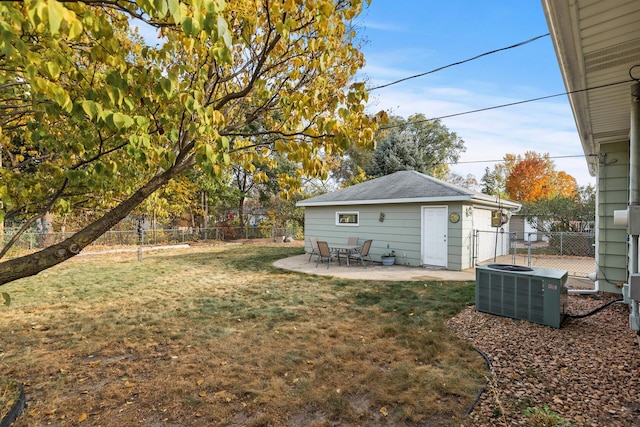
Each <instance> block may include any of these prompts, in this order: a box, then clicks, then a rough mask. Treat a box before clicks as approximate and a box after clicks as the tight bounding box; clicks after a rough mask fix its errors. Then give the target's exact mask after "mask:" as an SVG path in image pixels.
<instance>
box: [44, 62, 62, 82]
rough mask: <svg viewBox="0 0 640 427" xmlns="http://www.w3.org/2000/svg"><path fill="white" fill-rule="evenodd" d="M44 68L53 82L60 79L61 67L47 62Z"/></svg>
mask: <svg viewBox="0 0 640 427" xmlns="http://www.w3.org/2000/svg"><path fill="white" fill-rule="evenodd" d="M44 68H45V69H46V70H47V74H49V77H51V78H52V79H53V80H57V79H58V77H60V66H59V65H58V64H56V63H55V62H45V64H44Z"/></svg>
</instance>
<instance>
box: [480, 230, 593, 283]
mask: <svg viewBox="0 0 640 427" xmlns="http://www.w3.org/2000/svg"><path fill="white" fill-rule="evenodd" d="M474 248H475V251H474V261H475V265H481V264H488V263H494V262H496V263H501V264H516V265H526V266H528V267H544V268H555V269H560V270H567V271H568V272H569V275H570V276H576V277H587V276H588V275H589V274H590V273H592V272H593V271H595V255H596V251H595V234H594V233H593V232H583V233H578V232H533V233H525V234H524V236H518V235H517V233H514V232H511V233H503V232H500V231H479V230H476V231H475V233H474Z"/></svg>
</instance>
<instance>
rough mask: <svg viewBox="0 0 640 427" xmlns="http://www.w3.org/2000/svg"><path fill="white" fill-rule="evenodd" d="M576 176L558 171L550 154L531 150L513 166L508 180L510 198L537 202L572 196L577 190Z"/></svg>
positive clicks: (507, 187) (507, 188)
mask: <svg viewBox="0 0 640 427" xmlns="http://www.w3.org/2000/svg"><path fill="white" fill-rule="evenodd" d="M577 187H578V186H577V182H576V180H575V178H573V177H572V176H571V175H569V174H568V173H566V172H562V171H560V172H557V171H556V169H555V165H554V164H553V161H551V160H550V159H549V154H545V155H544V156H542V155H540V154H538V153H536V152H533V151H529V152H527V153H526V154H525V157H524V159H519V160H518V161H517V162H515V164H514V165H513V167H512V168H511V170H510V172H509V175H508V177H507V180H506V190H507V193H508V195H509V198H511V199H513V200H517V201H520V202H535V201H537V200H541V199H550V198H554V197H557V196H561V197H572V196H574V195H575V194H576V192H577Z"/></svg>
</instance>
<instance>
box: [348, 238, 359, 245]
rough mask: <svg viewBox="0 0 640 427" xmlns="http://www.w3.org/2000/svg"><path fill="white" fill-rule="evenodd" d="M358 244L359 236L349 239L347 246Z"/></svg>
mask: <svg viewBox="0 0 640 427" xmlns="http://www.w3.org/2000/svg"><path fill="white" fill-rule="evenodd" d="M357 244H358V237H357V236H350V237H349V238H348V239H347V245H357Z"/></svg>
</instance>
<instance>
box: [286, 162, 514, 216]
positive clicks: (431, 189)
mask: <svg viewBox="0 0 640 427" xmlns="http://www.w3.org/2000/svg"><path fill="white" fill-rule="evenodd" d="M452 201H471V202H477V203H482V204H486V205H490V206H495V207H504V208H507V209H517V208H519V207H520V204H519V203H516V202H513V201H510V200H498V198H497V197H494V196H490V195H488V194H484V193H479V192H477V191H473V190H470V189H468V188H464V187H460V186H458V185H454V184H450V183H448V182H444V181H440V180H439V179H436V178H434V177H432V176H428V175H425V174H422V173H419V172H416V171H400V172H396V173H393V174H391V175H385V176H382V177H380V178H375V179H372V180H369V181H366V182H363V183H360V184H357V185H353V186H351V187H347V188H343V189H341V190H337V191H334V192H332V193H326V194H322V195H320V196H316V197H312V198H310V199H306V200H302V201H300V202H298V203H296V205H297V206H346V205H374V204H375V205H377V204H390V203H427V202H429V203H433V202H452Z"/></svg>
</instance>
